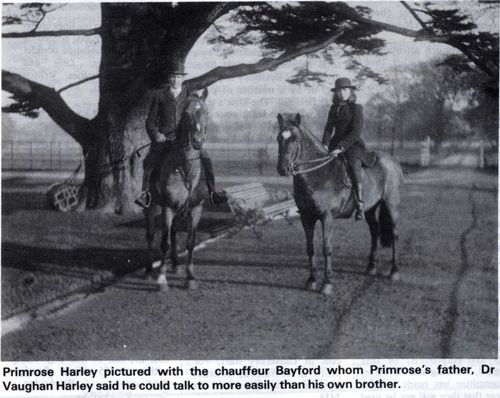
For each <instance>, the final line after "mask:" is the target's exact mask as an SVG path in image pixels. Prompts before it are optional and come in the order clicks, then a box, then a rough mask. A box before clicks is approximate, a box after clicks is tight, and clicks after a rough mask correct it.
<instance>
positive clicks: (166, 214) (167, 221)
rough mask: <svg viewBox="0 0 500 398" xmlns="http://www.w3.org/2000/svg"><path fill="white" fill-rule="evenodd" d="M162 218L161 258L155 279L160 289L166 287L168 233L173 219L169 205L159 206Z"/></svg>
mask: <svg viewBox="0 0 500 398" xmlns="http://www.w3.org/2000/svg"><path fill="white" fill-rule="evenodd" d="M161 218H162V230H163V231H162V237H161V251H162V260H161V265H160V275H158V278H157V279H156V282H157V283H158V285H159V287H160V290H166V289H168V284H167V264H168V249H169V238H170V237H169V234H170V230H171V229H172V222H173V220H174V212H173V211H172V209H170V208H169V207H166V206H163V207H162V208H161Z"/></svg>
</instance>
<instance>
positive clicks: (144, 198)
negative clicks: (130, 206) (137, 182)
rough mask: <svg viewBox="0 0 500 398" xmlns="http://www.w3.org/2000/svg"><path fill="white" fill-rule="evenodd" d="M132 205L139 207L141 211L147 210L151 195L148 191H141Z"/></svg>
mask: <svg viewBox="0 0 500 398" xmlns="http://www.w3.org/2000/svg"><path fill="white" fill-rule="evenodd" d="M134 203H135V204H136V205H139V206H141V207H142V208H143V209H147V208H148V207H149V206H151V193H150V192H148V191H142V192H141V193H140V195H139V197H138V198H137V199H136V200H135V201H134Z"/></svg>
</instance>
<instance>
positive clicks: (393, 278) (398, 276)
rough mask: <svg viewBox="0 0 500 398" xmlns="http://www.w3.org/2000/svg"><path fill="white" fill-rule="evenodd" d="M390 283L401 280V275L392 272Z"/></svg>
mask: <svg viewBox="0 0 500 398" xmlns="http://www.w3.org/2000/svg"><path fill="white" fill-rule="evenodd" d="M390 278H391V281H394V282H398V281H399V280H400V279H401V275H400V274H399V272H397V271H396V272H393V273H391V276H390Z"/></svg>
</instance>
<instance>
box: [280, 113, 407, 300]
mask: <svg viewBox="0 0 500 398" xmlns="http://www.w3.org/2000/svg"><path fill="white" fill-rule="evenodd" d="M300 122H301V120H300V115H299V114H297V115H291V114H283V115H281V114H279V115H278V123H279V130H280V132H279V135H278V144H279V157H278V172H279V174H280V175H283V176H286V175H290V174H294V177H293V188H294V196H295V202H296V203H297V207H298V209H299V212H300V219H301V222H302V226H303V227H304V231H305V234H306V240H307V255H308V257H309V266H310V276H309V279H308V281H307V284H306V287H307V288H308V289H311V290H315V289H316V277H315V261H314V227H315V225H316V223H317V221H318V220H320V221H321V225H322V230H323V255H324V258H325V276H324V281H323V287H322V293H324V294H330V293H331V291H332V244H331V234H332V231H333V225H334V219H336V218H349V217H351V215H352V213H353V211H354V210H355V201H354V197H353V192H352V189H351V187H350V181H349V179H348V178H347V169H346V165H345V163H344V161H343V160H342V159H341V157H333V156H332V155H330V154H329V153H328V151H327V150H326V148H325V147H324V146H323V145H322V144H321V142H320V141H319V140H318V139H317V138H316V137H315V136H314V135H313V134H312V133H311V132H309V131H308V130H307V129H306V128H304V127H303V126H302V125H301V123H300ZM402 181H403V173H402V170H401V167H400V166H399V164H398V163H396V161H395V160H394V159H392V158H391V157H390V156H389V155H386V154H383V153H379V154H378V160H377V162H376V164H375V165H374V167H372V168H367V169H364V171H363V187H364V195H363V199H364V201H365V217H366V221H367V222H368V226H369V228H370V234H371V250H370V256H369V261H368V268H367V273H369V274H372V275H375V274H376V268H375V256H376V251H377V243H378V240H379V239H380V243H381V244H382V246H384V247H392V268H391V278H392V279H397V278H398V266H397V261H396V254H397V253H396V242H397V238H398V230H397V222H398V205H399V201H400V187H401V183H402ZM377 213H378V214H377Z"/></svg>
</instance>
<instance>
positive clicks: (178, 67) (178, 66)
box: [165, 60, 187, 75]
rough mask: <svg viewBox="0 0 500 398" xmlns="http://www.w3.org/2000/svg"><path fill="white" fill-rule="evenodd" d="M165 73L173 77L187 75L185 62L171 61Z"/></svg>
mask: <svg viewBox="0 0 500 398" xmlns="http://www.w3.org/2000/svg"><path fill="white" fill-rule="evenodd" d="M165 72H166V73H168V74H173V75H187V73H186V72H185V71H184V62H182V61H179V60H171V61H169V62H168V63H167V65H166V67H165Z"/></svg>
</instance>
